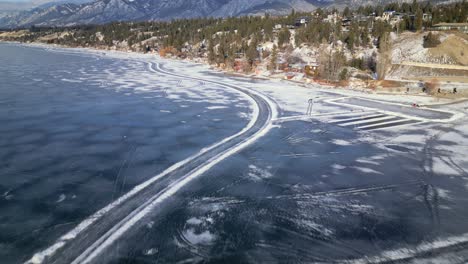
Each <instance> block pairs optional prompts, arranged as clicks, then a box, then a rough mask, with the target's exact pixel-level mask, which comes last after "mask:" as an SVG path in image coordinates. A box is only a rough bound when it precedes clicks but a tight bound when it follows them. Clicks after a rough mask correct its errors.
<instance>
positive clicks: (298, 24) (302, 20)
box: [294, 17, 310, 27]
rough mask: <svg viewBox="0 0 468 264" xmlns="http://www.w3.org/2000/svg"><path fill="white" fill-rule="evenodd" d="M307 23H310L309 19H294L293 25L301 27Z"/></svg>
mask: <svg viewBox="0 0 468 264" xmlns="http://www.w3.org/2000/svg"><path fill="white" fill-rule="evenodd" d="M309 22H310V18H309V17H300V18H298V19H296V21H295V23H294V24H295V26H296V27H301V26H304V25H307V23H309Z"/></svg>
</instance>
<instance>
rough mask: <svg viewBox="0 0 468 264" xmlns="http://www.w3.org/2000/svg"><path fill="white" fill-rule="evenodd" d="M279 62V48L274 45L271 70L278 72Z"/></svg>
mask: <svg viewBox="0 0 468 264" xmlns="http://www.w3.org/2000/svg"><path fill="white" fill-rule="evenodd" d="M277 61H278V47H276V45H273V50H272V51H271V55H270V65H269V68H270V70H271V71H272V72H273V71H275V70H276V67H277V65H276V63H277Z"/></svg>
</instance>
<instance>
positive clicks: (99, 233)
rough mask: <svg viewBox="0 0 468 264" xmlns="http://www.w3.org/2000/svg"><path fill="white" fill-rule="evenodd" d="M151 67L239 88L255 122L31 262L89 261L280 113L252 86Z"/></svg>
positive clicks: (263, 129)
mask: <svg viewBox="0 0 468 264" xmlns="http://www.w3.org/2000/svg"><path fill="white" fill-rule="evenodd" d="M148 66H149V70H150V71H152V72H155V73H160V74H165V75H170V76H173V77H174V78H182V79H186V80H194V81H203V82H205V83H211V84H215V85H218V86H222V87H226V88H229V89H235V90H237V91H239V92H241V93H243V94H244V95H245V96H247V97H249V98H250V99H251V100H252V102H253V103H254V114H253V117H252V119H251V122H250V123H249V124H248V125H247V127H246V128H244V129H243V130H242V131H240V132H239V133H237V134H235V135H232V136H230V137H227V138H225V139H223V140H222V141H220V142H218V143H216V144H214V145H212V146H210V147H208V148H205V149H203V150H202V151H200V152H199V153H197V154H195V155H194V156H191V157H190V158H188V159H186V160H184V161H181V162H179V163H177V164H174V165H173V166H171V167H170V168H168V169H167V170H165V171H164V172H163V173H161V174H159V175H156V176H154V177H153V178H151V179H149V180H148V181H146V182H144V183H142V184H140V185H138V186H136V187H135V188H134V189H132V190H131V191H130V192H129V193H127V194H125V195H124V196H122V197H120V198H119V199H118V200H116V201H115V202H113V203H111V204H109V205H108V206H106V207H105V208H103V209H101V210H99V211H98V212H97V213H95V214H94V215H92V216H91V217H89V218H88V219H85V220H84V221H83V222H81V223H80V224H79V225H78V226H77V227H76V228H74V229H73V230H71V231H70V232H69V233H67V234H65V235H64V236H62V237H61V238H60V239H59V240H58V241H56V243H55V244H54V245H51V246H50V247H49V248H46V249H44V250H43V251H41V252H38V253H36V254H35V255H34V256H33V257H32V258H31V259H30V260H29V261H28V262H27V263H89V262H92V260H93V259H94V258H95V257H97V256H99V254H100V253H102V252H103V251H104V250H105V249H106V248H107V247H109V246H110V245H111V244H112V243H113V242H114V241H115V240H116V239H118V238H119V237H120V236H122V235H123V234H124V233H125V232H126V231H128V230H129V229H130V228H131V227H132V226H133V225H135V224H136V223H137V222H138V221H139V220H141V219H142V218H143V217H144V216H145V215H146V214H148V213H149V212H151V211H153V210H156V209H157V208H156V207H157V206H158V205H160V204H161V203H162V202H163V201H165V200H166V199H167V198H169V197H170V196H171V195H173V194H174V193H175V192H177V191H178V190H179V189H181V188H183V187H184V186H185V185H186V184H187V183H189V182H190V181H191V180H193V179H195V178H196V177H199V176H201V175H202V174H203V173H204V172H206V171H207V170H209V169H210V168H211V167H213V166H214V165H216V164H217V163H219V162H220V161H222V160H224V159H225V158H227V157H229V156H231V155H233V154H235V153H237V152H238V151H240V150H242V149H244V148H245V147H247V146H249V145H250V144H252V143H253V142H255V141H256V140H257V139H259V138H260V137H262V136H264V135H265V134H266V133H267V132H268V131H269V130H270V129H271V127H272V124H271V123H272V122H271V121H272V119H275V118H276V115H277V113H276V106H275V105H274V103H273V102H272V101H271V100H269V99H268V98H267V97H265V96H264V95H262V94H260V93H258V92H255V91H252V90H250V89H248V88H244V87H239V86H235V85H229V84H224V83H222V82H217V81H212V80H204V79H202V78H194V77H187V76H182V75H178V74H174V73H171V72H168V71H166V70H163V69H162V68H161V66H160V65H159V64H157V63H156V64H154V63H150V64H149V65H148Z"/></svg>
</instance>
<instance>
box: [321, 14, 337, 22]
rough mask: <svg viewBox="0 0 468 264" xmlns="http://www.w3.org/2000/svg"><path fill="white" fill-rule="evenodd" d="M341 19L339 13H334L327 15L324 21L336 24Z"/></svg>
mask: <svg viewBox="0 0 468 264" xmlns="http://www.w3.org/2000/svg"><path fill="white" fill-rule="evenodd" d="M339 19H340V17H339V16H338V14H337V13H333V14H330V15H327V17H326V18H324V19H323V22H328V23H334V24H335V23H336V22H337V21H338V20H339Z"/></svg>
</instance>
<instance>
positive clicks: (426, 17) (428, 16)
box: [423, 13, 432, 22]
mask: <svg viewBox="0 0 468 264" xmlns="http://www.w3.org/2000/svg"><path fill="white" fill-rule="evenodd" d="M423 21H426V22H428V21H432V15H431V14H427V13H424V14H423Z"/></svg>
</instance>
